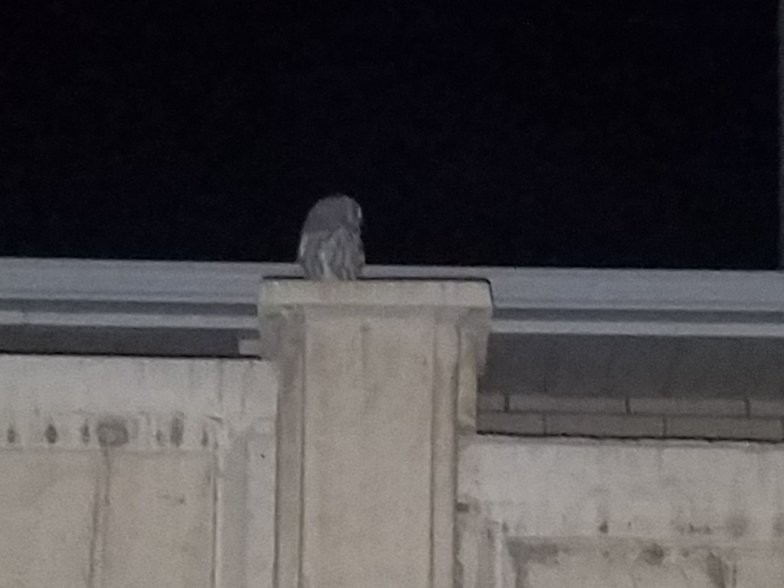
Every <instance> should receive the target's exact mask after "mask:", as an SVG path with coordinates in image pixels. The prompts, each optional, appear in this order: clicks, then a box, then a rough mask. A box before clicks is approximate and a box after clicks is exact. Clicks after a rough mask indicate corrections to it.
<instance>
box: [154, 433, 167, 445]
mask: <svg viewBox="0 0 784 588" xmlns="http://www.w3.org/2000/svg"><path fill="white" fill-rule="evenodd" d="M155 441H157V442H158V445H160V446H163V445H164V444H165V443H166V439H164V436H163V431H161V430H158V431H155Z"/></svg>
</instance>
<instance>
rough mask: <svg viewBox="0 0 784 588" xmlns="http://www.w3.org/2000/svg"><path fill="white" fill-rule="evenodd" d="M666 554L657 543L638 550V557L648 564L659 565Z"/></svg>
mask: <svg viewBox="0 0 784 588" xmlns="http://www.w3.org/2000/svg"><path fill="white" fill-rule="evenodd" d="M666 556H667V551H666V550H665V549H664V548H663V547H662V546H661V545H659V544H658V543H651V544H650V545H646V546H645V547H643V549H642V550H641V551H640V559H641V560H642V561H644V562H645V563H646V564H648V565H649V566H660V565H662V562H663V561H664V558H665V557H666Z"/></svg>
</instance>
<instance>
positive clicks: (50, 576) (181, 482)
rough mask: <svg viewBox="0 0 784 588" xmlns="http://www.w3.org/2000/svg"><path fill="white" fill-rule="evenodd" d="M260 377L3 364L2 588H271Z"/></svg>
mask: <svg viewBox="0 0 784 588" xmlns="http://www.w3.org/2000/svg"><path fill="white" fill-rule="evenodd" d="M276 392H277V381H276V380H275V376H274V373H273V371H272V370H271V369H270V366H269V364H267V363H265V362H260V361H248V360H239V361H238V360H231V361H221V360H179V359H176V360H172V359H150V358H100V357H92V358H87V357H64V356H58V357H17V356H0V471H3V476H2V477H0V562H2V565H0V586H3V587H5V586H9V587H15V588H17V587H19V588H21V587H30V588H39V587H41V586H57V587H60V586H62V587H64V588H69V587H71V586H74V587H87V588H92V587H98V586H101V587H105V588H111V587H115V586H116V587H118V588H119V587H130V588H133V587H139V588H141V587H145V588H146V587H149V586H172V587H178V586H182V587H189V588H190V587H196V588H198V587H200V586H203V587H208V586H209V587H212V586H223V587H227V588H228V587H232V588H234V587H243V586H254V587H256V586H258V587H264V586H272V563H273V562H272V554H273V541H272V536H273V518H274V517H273V510H274V487H275V478H274V453H275V437H274V415H275V403H276Z"/></svg>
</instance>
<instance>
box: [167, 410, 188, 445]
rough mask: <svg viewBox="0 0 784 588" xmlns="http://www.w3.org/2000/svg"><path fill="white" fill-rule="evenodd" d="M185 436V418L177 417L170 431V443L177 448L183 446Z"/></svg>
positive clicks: (172, 422) (173, 420)
mask: <svg viewBox="0 0 784 588" xmlns="http://www.w3.org/2000/svg"><path fill="white" fill-rule="evenodd" d="M184 436H185V422H184V419H183V416H182V415H180V414H178V415H175V416H174V418H173V419H172V421H171V429H170V430H169V441H170V442H171V444H172V445H174V446H175V447H179V446H180V445H182V440H183V437H184Z"/></svg>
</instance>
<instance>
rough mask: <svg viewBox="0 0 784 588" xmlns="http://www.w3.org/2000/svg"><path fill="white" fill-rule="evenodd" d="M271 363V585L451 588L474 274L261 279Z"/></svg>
mask: <svg viewBox="0 0 784 588" xmlns="http://www.w3.org/2000/svg"><path fill="white" fill-rule="evenodd" d="M260 311H261V317H262V325H263V329H262V331H263V332H264V331H265V330H266V331H268V332H269V329H267V327H269V326H270V325H274V329H272V332H273V333H274V334H275V336H274V338H273V339H272V342H273V347H272V350H274V352H275V358H276V361H277V365H278V369H279V382H280V391H279V405H278V421H277V447H278V453H277V489H276V546H275V553H276V562H275V586H276V588H327V587H329V588H368V587H369V586H372V587H373V588H401V587H403V586H405V587H406V588H447V587H448V588H453V586H454V585H455V578H454V561H455V539H454V537H455V533H454V518H455V517H454V514H455V513H454V509H455V492H456V478H457V454H456V433H457V431H458V429H459V428H460V427H463V428H469V429H470V428H473V426H474V422H475V408H474V406H475V403H476V376H477V370H478V369H479V368H480V367H481V366H482V364H483V361H484V359H483V356H484V350H485V345H486V339H487V332H488V330H489V324H490V313H491V299H490V291H489V287H488V285H487V284H486V283H484V282H425V281H358V282H306V281H300V280H281V281H272V282H265V283H264V284H263V285H262V292H261V301H260Z"/></svg>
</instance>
